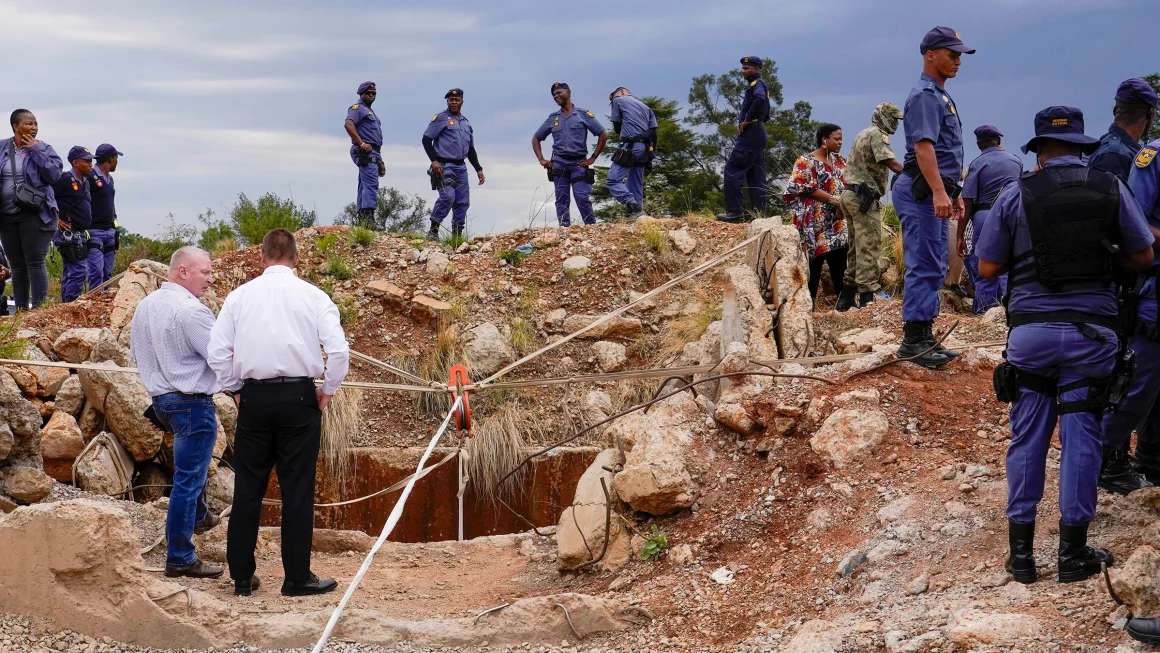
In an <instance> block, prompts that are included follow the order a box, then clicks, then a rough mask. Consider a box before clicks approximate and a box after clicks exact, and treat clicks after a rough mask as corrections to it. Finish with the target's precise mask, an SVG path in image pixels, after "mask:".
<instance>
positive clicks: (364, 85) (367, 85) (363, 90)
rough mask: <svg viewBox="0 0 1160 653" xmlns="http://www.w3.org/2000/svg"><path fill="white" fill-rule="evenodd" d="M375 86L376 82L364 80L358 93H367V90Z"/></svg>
mask: <svg viewBox="0 0 1160 653" xmlns="http://www.w3.org/2000/svg"><path fill="white" fill-rule="evenodd" d="M374 87H375V83H374V82H363V83H362V84H359V85H358V94H359V95H362V94H363V93H366V92H367V91H369V90H370V89H372V88H374Z"/></svg>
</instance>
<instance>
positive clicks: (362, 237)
mask: <svg viewBox="0 0 1160 653" xmlns="http://www.w3.org/2000/svg"><path fill="white" fill-rule="evenodd" d="M349 236H350V242H351V243H352V244H355V245H358V246H359V247H370V246H371V245H372V244H374V242H375V232H373V231H371V230H370V229H367V228H366V227H354V228H353V229H351V230H350V233H349Z"/></svg>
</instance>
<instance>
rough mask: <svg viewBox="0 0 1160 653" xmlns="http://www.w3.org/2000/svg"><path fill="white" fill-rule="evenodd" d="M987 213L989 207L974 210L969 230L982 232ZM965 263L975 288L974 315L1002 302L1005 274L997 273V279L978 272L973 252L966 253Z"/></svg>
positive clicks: (1005, 293) (1005, 292) (977, 262)
mask: <svg viewBox="0 0 1160 653" xmlns="http://www.w3.org/2000/svg"><path fill="white" fill-rule="evenodd" d="M989 213H990V209H987V210H985V211H976V212H975V215H973V216H971V230H972V231H973V232H974V233H976V234H981V233H983V224H984V223H986V221H987V216H988V214H989ZM972 249H974V248H973V247H972ZM966 265H967V274H968V275H970V277H971V285H972V286H974V288H975V301H974V304H973V305H972V307H971V310H972V312H973V313H974V314H975V315H982V314H983V313H986V312H987V310H988V309H991V308H994V307H995V306H998V305H1000V304H1001V303H1002V302H1003V298H1004V297H1005V296H1006V295H1007V275H1006V274H1002V275H999V278H998V279H988V278H986V277H984V276H983V275H981V274H979V257H977V256H975V254H974V253H973V252H972V253H971V254H968V255H967V260H966Z"/></svg>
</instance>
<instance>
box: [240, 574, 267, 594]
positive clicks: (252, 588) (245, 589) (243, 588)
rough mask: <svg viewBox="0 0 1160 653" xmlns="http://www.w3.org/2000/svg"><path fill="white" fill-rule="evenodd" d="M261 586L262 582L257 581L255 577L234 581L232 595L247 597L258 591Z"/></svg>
mask: <svg viewBox="0 0 1160 653" xmlns="http://www.w3.org/2000/svg"><path fill="white" fill-rule="evenodd" d="M261 586H262V581H260V580H258V577H257V576H250V580H235V581H234V594H235V595H236V596H249V595H250V594H252V593H254V592H256V591H258V588H259V587H261Z"/></svg>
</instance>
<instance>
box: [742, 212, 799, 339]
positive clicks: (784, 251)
mask: <svg viewBox="0 0 1160 653" xmlns="http://www.w3.org/2000/svg"><path fill="white" fill-rule="evenodd" d="M767 230H768V231H769V235H768V236H766V237H765V238H759V239H758V241H757V242H756V243H753V244H752V245H750V246H749V249H748V260H749V263H750V265H749V266H748V268H749V269H750V270H751V271H752V270H753V269H754V267H755V265H756V264H758V263H759V262H758V259H759V258H760V259H761V261H760V265H761V266H762V269H772V271H773V274H772V275H771V276H770V285H771V286H772V285H774V284H776V300H777V303H778V304H779V305H780V306H781V310H780V312H779V318H780V319H779V322H778V323H779V325H780V336H781V344H782V349H783V352H784V358H801V357H804V356H806V355H807V354H809V351H810V346H811V344H812V343H813V341H814V321H813V310H814V309H813V299H812V298H811V297H810V291H809V286H808V285H807V283H808V281H809V278H810V274H809V261H807V260H806V255H805V253H804V252H802V247H801V237H800V236H799V235H798V231H797V229H796V228H795V227H794V226H793V225H787V224H782V222H781V220H780V219H779V218H765V219H761V220H754V221H753V222H751V223H750V224H749V235H750V236H755V235H757V234H760V233H762V232H763V231H767ZM782 302H784V304H782ZM765 323H766V325H765V327H764V328H766V329H768V328H769V320H768V318H767V319H766V320H765ZM752 344H753V341H752V339H750V346H752Z"/></svg>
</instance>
